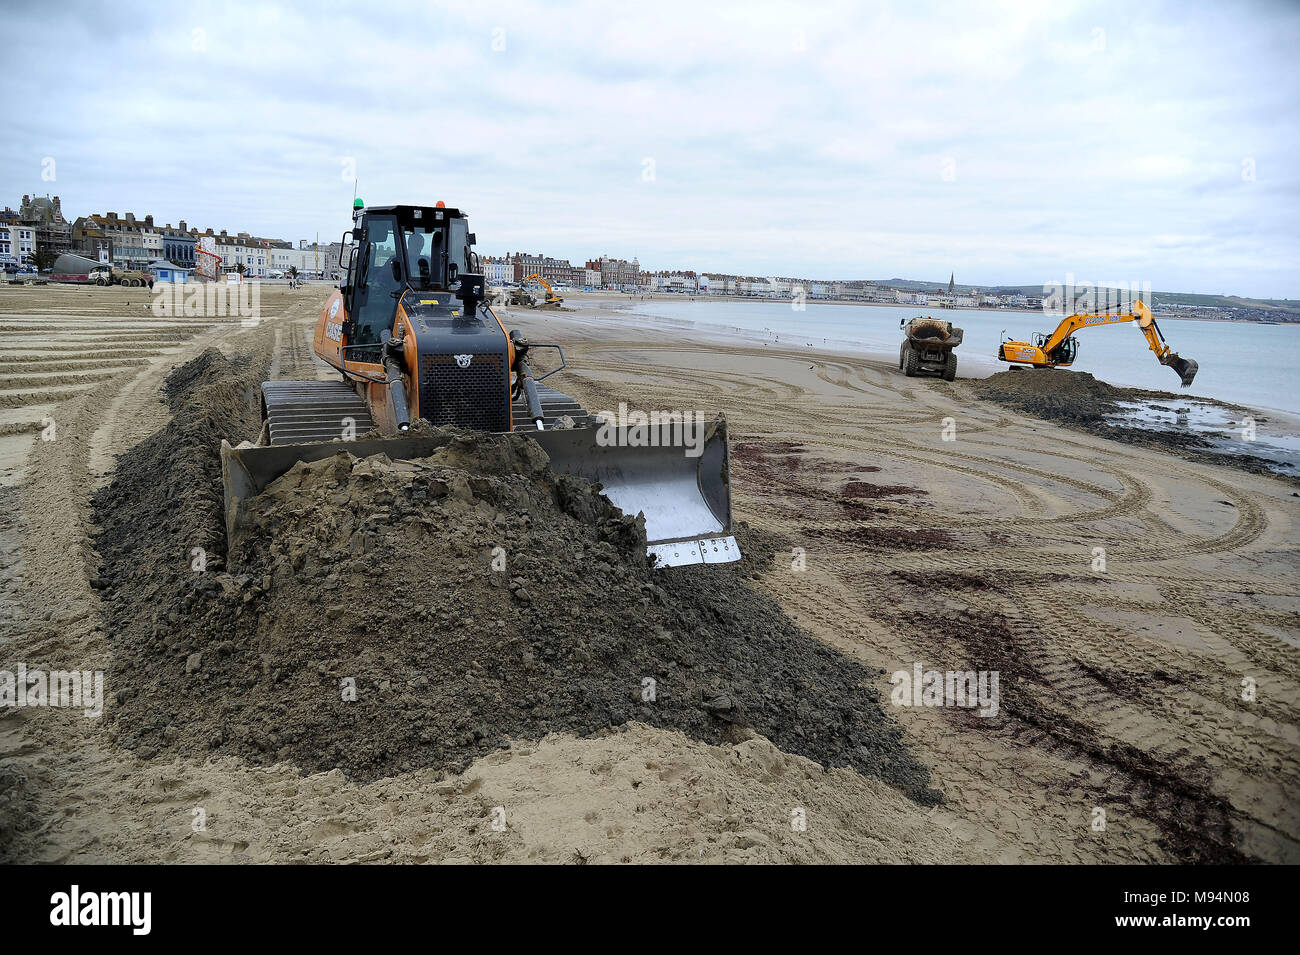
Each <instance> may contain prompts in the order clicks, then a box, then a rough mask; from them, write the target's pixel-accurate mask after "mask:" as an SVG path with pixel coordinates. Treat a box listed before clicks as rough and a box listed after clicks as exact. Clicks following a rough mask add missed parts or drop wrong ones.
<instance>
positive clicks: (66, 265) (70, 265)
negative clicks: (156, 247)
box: [50, 252, 149, 288]
mask: <svg viewBox="0 0 1300 955" xmlns="http://www.w3.org/2000/svg"><path fill="white" fill-rule="evenodd" d="M50 280H51V281H54V282H70V283H76V284H81V285H125V286H130V287H136V288H143V287H144V286H146V285H148V284H149V273H148V272H141V271H139V270H138V269H128V270H124V269H120V268H118V267H117V266H115V265H107V264H105V263H103V262H96V261H95V260H94V259H88V258H86V257H85V256H84V255H77V254H76V253H75V252H64V253H63V254H62V255H60V256H59V257H58V258H57V259H55V260H54V267H53V268H52V269H51V270H50Z"/></svg>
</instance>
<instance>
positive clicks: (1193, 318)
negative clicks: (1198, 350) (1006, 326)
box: [560, 289, 1300, 328]
mask: <svg viewBox="0 0 1300 955" xmlns="http://www.w3.org/2000/svg"><path fill="white" fill-rule="evenodd" d="M560 297H561V298H563V299H565V300H566V301H567V300H568V299H569V298H570V297H572V298H575V299H581V300H587V301H599V300H605V301H608V302H611V303H613V302H618V301H629V300H631V301H662V302H751V303H755V304H760V305H768V304H770V305H789V304H790V302H789V300H788V299H780V298H762V297H759V296H753V295H685V294H676V293H672V292H651V293H647V294H644V295H643V294H636V295H633V294H631V293H618V292H575V291H573V290H572V289H570V290H569V291H567V292H564V293H562V294H561V296H560ZM807 304H808V305H853V306H863V307H867V308H916V309H918V310H920V311H922V312H926V310H927V309H933V310H934V311H935V312H938V313H943V312H954V311H956V312H963V311H966V312H989V313H992V314H997V313H999V312H1008V313H1011V314H1016V315H1042V316H1043V317H1044V319H1045V320H1048V321H1050V320H1052V319H1056V320H1057V321H1059V320H1060V319H1062V318H1064V317H1065V315H1066V313H1065V312H1054V313H1052V314H1050V315H1049V314H1047V313H1046V312H1044V311H1043V310H1042V309H1041V308H1008V307H1005V306H998V307H996V308H988V307H985V306H981V305H971V306H957V307H954V308H942V307H937V306H932V305H915V306H913V305H909V304H908V303H906V302H861V301H857V300H853V299H830V298H818V299H808V300H807ZM1157 307H1159V306H1157ZM926 313H927V314H928V312H926ZM1156 318H1157V319H1160V318H1167V319H1173V320H1176V321H1180V322H1218V323H1225V324H1235V325H1282V326H1294V327H1296V328H1300V322H1264V321H1259V320H1258V319H1253V318H1205V317H1203V316H1199V315H1186V316H1183V315H1171V314H1168V313H1164V312H1157V313H1156Z"/></svg>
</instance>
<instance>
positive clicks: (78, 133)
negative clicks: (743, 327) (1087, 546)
mask: <svg viewBox="0 0 1300 955" xmlns="http://www.w3.org/2000/svg"><path fill="white" fill-rule="evenodd" d="M51 9H52V8H50V7H49V6H48V4H37V3H31V4H29V5H27V6H25V7H23V6H19V7H18V8H17V9H15V10H13V11H12V12H11V13H10V14H9V17H10V20H9V22H10V26H11V27H12V28H13V34H14V35H24V34H25V35H32V36H46V37H49V36H57V37H60V38H61V40H60V42H59V50H60V52H59V54H58V55H55V56H51V55H50V54H49V52H48V49H47V48H46V47H45V46H43V45H41V44H15V45H14V48H13V49H12V50H11V53H10V60H11V69H10V72H9V76H10V77H12V85H11V87H10V91H9V92H10V102H11V103H13V104H16V105H15V106H13V107H12V108H11V114H12V115H11V117H10V122H9V129H8V134H7V136H6V137H5V140H4V142H3V143H0V184H4V185H5V187H6V189H7V193H6V197H9V196H11V197H12V198H8V201H10V202H15V201H16V199H17V197H18V196H20V195H21V194H22V193H25V192H35V191H38V190H39V191H41V192H44V191H47V190H48V191H50V192H57V193H59V194H60V195H61V196H62V197H63V200H64V206H65V208H67V209H69V211H72V212H89V211H101V212H102V211H105V210H108V209H112V210H115V211H119V212H123V211H125V210H127V209H130V210H132V211H134V212H136V213H137V214H144V213H146V212H152V213H153V214H154V215H155V216H156V217H158V218H159V219H161V220H171V221H173V222H174V221H176V220H178V219H181V218H185V219H187V221H188V222H190V223H191V224H196V225H200V226H205V227H206V226H209V225H211V226H213V227H215V228H227V229H231V230H240V229H243V230H247V231H251V232H255V233H260V234H269V235H275V236H280V237H283V238H288V239H297V238H300V237H305V236H313V235H315V234H316V232H317V231H319V232H320V233H321V234H322V237H333V236H335V235H336V234H338V233H340V232H342V230H343V228H345V227H346V225H347V215H348V209H349V207H350V201H351V198H352V183H351V181H344V180H343V178H342V176H341V175H340V170H341V168H342V167H341V163H342V160H343V158H344V157H351V158H353V159H354V160H355V162H356V168H357V175H358V178H359V179H360V186H359V188H360V192H361V194H362V196H363V197H365V198H366V199H367V200H369V201H372V202H391V201H434V200H436V199H443V200H445V201H447V202H448V203H453V204H456V205H459V206H461V207H463V208H467V209H469V210H470V212H471V213H472V214H473V215H474V219H475V231H476V232H477V233H478V236H479V239H480V244H481V245H482V247H483V248H484V249H485V250H489V251H506V250H510V249H524V248H526V249H530V250H533V251H547V252H549V253H552V254H557V255H561V256H567V257H570V258H571V259H574V260H582V259H585V258H587V257H589V256H592V255H595V254H598V253H600V252H606V251H607V252H610V253H613V254H617V255H625V256H628V257H630V256H633V255H636V256H638V257H639V258H640V260H641V261H642V262H643V263H644V264H646V265H648V266H651V267H665V268H669V267H692V268H701V269H709V270H732V271H742V272H751V273H759V274H798V275H804V276H809V277H814V276H815V277H830V276H836V277H850V276H855V277H864V276H865V277H887V276H894V275H909V276H913V277H917V278H934V277H936V276H939V277H943V276H946V275H947V273H948V272H950V271H953V270H954V269H956V270H957V271H959V272H961V273H962V274H963V278H964V279H965V280H966V281H971V282H981V283H996V282H1016V283H1026V282H1028V283H1034V282H1039V281H1043V280H1046V279H1049V278H1052V277H1055V276H1059V275H1063V274H1064V273H1065V272H1067V271H1069V272H1073V273H1074V274H1076V275H1081V276H1082V275H1133V274H1135V272H1136V273H1139V277H1140V278H1142V279H1144V280H1149V281H1151V282H1152V283H1153V284H1154V285H1155V286H1156V287H1157V288H1178V289H1187V290H1202V289H1204V290H1213V291H1220V290H1223V289H1230V290H1234V291H1239V292H1242V293H1245V294H1260V295H1289V296H1292V297H1295V296H1296V295H1297V293H1300V285H1298V284H1297V283H1298V282H1300V279H1298V278H1297V275H1296V270H1295V268H1294V263H1295V262H1296V261H1297V259H1298V258H1300V256H1298V255H1297V253H1300V248H1298V246H1300V238H1297V232H1296V229H1295V227H1294V221H1295V218H1296V213H1297V211H1298V210H1297V209H1296V198H1297V196H1300V171H1297V168H1296V164H1295V163H1294V162H1293V160H1292V156H1293V154H1294V147H1295V145H1296V139H1297V133H1296V129H1295V123H1294V115H1295V110H1296V93H1297V84H1296V82H1295V79H1294V76H1295V74H1294V69H1293V67H1292V60H1293V57H1294V52H1293V51H1294V49H1295V46H1296V41H1297V40H1300V15H1298V14H1297V12H1296V10H1295V8H1294V7H1292V6H1290V5H1287V4H1283V3H1263V2H1261V3H1256V4H1247V5H1238V6H1234V7H1233V8H1231V9H1228V8H1221V7H1219V6H1217V5H1212V4H1199V3H1181V4H1179V3H1170V4H1161V5H1156V6H1143V7H1141V8H1140V9H1136V8H1134V7H1133V5H1131V4H1126V3H1120V2H1113V3H1112V2H1107V3H1087V4H1084V3H1074V4H1058V3H1053V4H1051V5H1041V4H1036V3H1033V4H1031V3H1025V4H1019V3H976V4H967V3H961V4H957V3H916V4H914V3H897V4H881V5H874V6H872V7H870V8H864V7H863V6H862V5H860V4H854V3H845V4H826V5H818V6H816V7H815V8H813V7H812V6H811V5H808V4H800V3H784V4H775V3H758V4H753V3H736V4H722V5H715V4H707V5H706V4H699V3H687V2H662V3H658V4H655V5H640V6H635V7H632V6H629V7H618V6H611V5H608V4H603V3H595V2H590V3H586V2H578V3H569V4H559V3H545V4H540V3H504V4H493V3H473V4H471V3H462V4H455V5H439V6H433V5H430V4H425V3H420V4H411V5H410V6H409V7H406V8H404V9H403V8H398V9H394V10H389V9H383V10H381V9H379V8H378V7H374V8H370V7H357V8H353V7H350V6H344V5H337V4H326V5H324V6H323V7H317V6H315V5H313V6H311V7H290V6H284V7H277V6H275V5H267V4H263V3H253V4H246V5H245V4H202V5H191V6H188V7H184V8H179V9H178V10H177V11H173V12H172V13H170V14H169V15H168V16H166V17H159V16H154V15H151V14H150V8H147V7H143V6H142V7H139V8H138V9H133V8H132V5H131V4H117V5H114V6H112V7H103V6H100V5H98V4H87V5H85V6H82V7H80V8H73V9H71V10H69V11H60V12H59V13H51V12H50V10H51ZM142 24H144V25H145V26H142ZM147 24H153V26H152V27H150V26H147ZM128 25H129V26H128ZM196 29H197V30H201V31H203V32H202V40H203V42H202V44H201V46H202V49H200V50H196V49H195V34H194V31H195V30H196ZM494 42H495V43H496V45H497V46H498V47H503V49H494ZM49 155H52V156H55V157H56V158H57V159H58V160H59V166H58V170H59V179H58V181H57V182H55V183H48V184H47V183H44V182H42V181H41V180H40V168H41V167H40V161H41V159H42V158H43V157H44V156H49ZM646 158H652V159H653V160H654V164H655V178H654V181H653V182H652V183H647V182H644V181H642V177H641V171H642V168H643V161H644V160H645V159H646ZM1244 158H1250V159H1252V160H1253V162H1254V164H1255V169H1256V178H1255V180H1254V181H1247V180H1243V178H1242V175H1241V168H1242V166H1241V164H1242V160H1243V159H1244Z"/></svg>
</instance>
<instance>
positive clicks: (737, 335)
mask: <svg viewBox="0 0 1300 955" xmlns="http://www.w3.org/2000/svg"><path fill="white" fill-rule="evenodd" d="M669 298H671V296H670V297H669ZM582 306H583V307H581V308H571V309H568V310H560V311H551V310H532V309H525V308H504V307H503V308H502V311H503V312H508V313H509V314H510V315H512V316H525V315H530V314H534V313H536V314H545V315H547V316H553V317H554V318H555V320H556V321H561V322H562V321H566V320H569V321H571V322H572V323H573V324H575V325H577V326H579V327H586V326H590V325H593V324H596V325H602V326H603V325H605V324H606V323H607V322H608V320H609V318H611V317H613V316H616V315H635V317H636V318H637V319H638V320H640V321H639V324H638V330H639V331H644V330H645V329H646V326H647V325H654V326H657V329H656V330H657V331H662V332H664V333H665V334H671V333H674V332H681V331H686V330H689V331H695V332H698V333H699V334H698V336H697V338H698V341H700V342H701V343H707V344H711V345H716V344H726V343H729V342H732V341H742V342H745V343H746V344H750V345H761V346H772V345H775V346H779V347H781V348H796V349H800V350H806V351H807V353H808V354H809V355H810V356H815V357H820V358H825V359H835V358H843V357H858V358H866V359H869V360H872V361H881V362H889V363H891V364H896V363H897V361H898V355H897V352H890V351H886V350H882V349H878V348H871V347H870V346H867V345H865V344H863V343H861V342H856V341H852V340H849V339H823V340H822V342H821V343H820V344H817V343H810V342H803V343H799V342H797V341H795V340H781V339H779V338H776V339H774V338H773V337H771V336H767V335H764V334H763V333H762V332H759V331H757V330H755V329H751V328H743V327H740V326H735V325H726V324H725V323H722V322H711V321H704V320H698V319H684V318H677V317H673V316H665V315H650V314H646V313H644V312H632V311H631V309H630V305H629V303H627V302H622V301H620V300H619V299H616V298H615V299H610V298H607V297H597V296H594V295H592V296H588V297H587V300H586V301H584V302H583V303H582ZM894 307H896V306H894ZM605 312H609V313H612V314H610V315H606V314H603V313H605ZM570 317H571V318H570ZM618 327H621V326H615V328H616V329H617V328H618ZM837 346H839V347H838V349H837ZM958 361H959V365H958V373H957V377H958V379H959V380H960V379H962V378H989V377H992V376H993V375H996V374H1000V373H1001V372H1003V371H1007V370H1008V368H1009V367H1011V366H1008V365H1007V364H1006V363H1004V362H1000V361H998V360H997V359H996V358H989V357H986V356H983V355H979V354H974V353H965V354H964V353H962V352H961V351H960V349H959V350H958ZM1061 370H1062V371H1065V372H1067V373H1073V372H1069V371H1068V369H1061ZM1097 380H1098V381H1105V379H1103V378H1100V377H1098V378H1097ZM1106 383H1107V384H1112V386H1113V387H1116V388H1124V389H1133V390H1137V391H1143V392H1147V393H1149V394H1150V396H1151V398H1152V400H1162V401H1166V402H1179V401H1183V402H1188V401H1190V402H1194V403H1199V404H1208V405H1211V406H1213V407H1216V408H1221V409H1224V410H1227V411H1247V412H1253V413H1254V415H1255V417H1256V418H1257V420H1259V421H1262V422H1268V423H1270V424H1273V425H1274V426H1275V427H1276V428H1277V429H1278V431H1279V432H1280V434H1279V436H1280V437H1282V438H1284V439H1289V438H1292V437H1296V438H1300V413H1298V412H1294V411H1288V410H1286V409H1283V408H1271V407H1268V406H1266V405H1257V404H1255V405H1249V404H1242V403H1237V402H1230V401H1225V400H1223V399H1219V398H1212V397H1205V396H1201V395H1188V394H1180V393H1178V392H1172V391H1165V390H1161V389H1153V388H1143V387H1139V386H1134V385H1123V384H1115V383H1112V382H1106Z"/></svg>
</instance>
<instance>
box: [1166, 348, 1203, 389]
mask: <svg viewBox="0 0 1300 955" xmlns="http://www.w3.org/2000/svg"><path fill="white" fill-rule="evenodd" d="M1164 363H1165V364H1166V365H1168V366H1169V367H1170V368H1172V369H1173V370H1174V371H1176V372H1178V377H1179V378H1181V379H1182V381H1183V387H1184V388H1186V387H1188V386H1189V385H1191V383H1192V379H1194V378H1195V377H1196V372H1197V370H1198V369H1199V368H1200V367H1201V366H1200V365H1198V364H1197V363H1196V362H1195V360H1193V359H1191V358H1181V357H1179V355H1178V353H1177V352H1170V353H1169V354H1168V355H1166V356H1165V358H1164Z"/></svg>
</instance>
